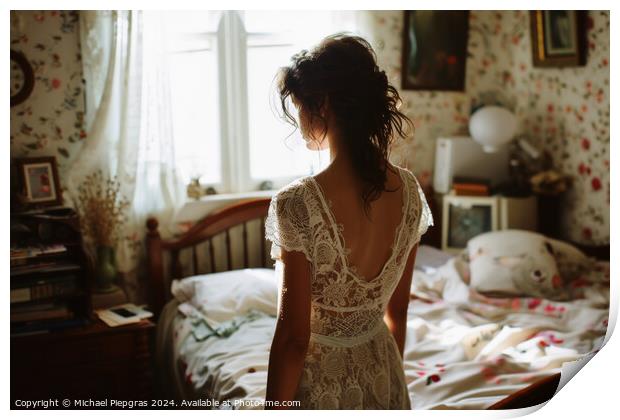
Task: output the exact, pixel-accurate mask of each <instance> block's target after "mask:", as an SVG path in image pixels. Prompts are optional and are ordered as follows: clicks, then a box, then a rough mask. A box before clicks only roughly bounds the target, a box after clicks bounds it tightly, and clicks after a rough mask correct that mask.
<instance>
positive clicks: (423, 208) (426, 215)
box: [413, 177, 434, 244]
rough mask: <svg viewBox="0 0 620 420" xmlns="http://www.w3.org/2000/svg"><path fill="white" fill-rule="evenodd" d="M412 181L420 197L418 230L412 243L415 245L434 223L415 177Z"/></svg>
mask: <svg viewBox="0 0 620 420" xmlns="http://www.w3.org/2000/svg"><path fill="white" fill-rule="evenodd" d="M414 179H415V184H416V186H417V190H418V196H419V197H420V221H419V222H418V229H417V231H416V235H415V240H414V241H413V243H414V244H417V243H418V242H419V241H420V239H421V238H422V235H424V234H425V233H426V231H427V230H428V227H429V226H433V223H434V221H433V213H432V212H431V208H430V207H429V206H428V203H427V202H426V196H425V195H424V192H423V191H422V187H420V183H419V182H418V180H417V179H416V178H415V177H414Z"/></svg>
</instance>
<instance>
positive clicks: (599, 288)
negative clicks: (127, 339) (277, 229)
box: [157, 258, 609, 409]
mask: <svg viewBox="0 0 620 420" xmlns="http://www.w3.org/2000/svg"><path fill="white" fill-rule="evenodd" d="M456 262H457V258H452V259H450V260H448V262H447V263H445V264H444V265H442V266H441V267H439V268H438V269H437V270H436V271H434V272H431V273H427V272H422V271H418V270H416V271H415V272H414V278H413V282H412V288H411V293H412V296H413V297H415V298H414V299H412V300H411V302H410V305H409V312H408V313H409V316H408V324H407V339H406V343H405V350H404V368H405V374H406V379H407V383H408V389H409V395H410V398H411V406H412V408H413V409H485V408H488V407H489V406H491V405H493V404H494V403H496V402H498V401H500V400H501V399H503V398H505V397H506V396H508V395H510V394H513V393H515V392H517V391H519V390H521V389H523V388H525V387H527V386H528V385H530V384H532V383H534V382H536V381H537V380H539V379H542V378H543V377H545V376H549V375H552V374H555V373H559V372H561V370H562V364H563V363H564V362H570V361H575V360H579V359H580V358H582V357H584V356H586V355H591V354H592V353H594V352H597V351H598V350H599V349H600V348H601V347H602V345H603V344H604V342H603V340H604V338H605V333H606V330H607V323H608V315H609V263H606V262H597V263H596V264H595V265H594V267H593V269H592V271H591V272H589V273H585V274H583V275H582V276H580V277H579V278H576V279H574V280H573V281H571V282H570V283H568V285H567V287H570V288H571V290H572V292H574V293H572V294H571V295H572V296H576V297H577V298H576V299H574V300H571V301H564V302H556V301H551V300H546V299H540V298H531V297H503V298H499V297H489V296H484V295H481V294H479V293H477V292H475V291H474V290H473V289H470V287H469V285H468V284H467V283H466V281H465V280H464V279H463V278H462V276H461V274H460V271H459V270H458V267H457V266H456V264H455V263H456ZM172 292H173V295H174V296H175V299H173V300H172V301H171V302H169V303H168V304H167V305H166V307H165V309H164V312H163V313H162V316H161V318H160V322H159V325H158V339H157V340H158V343H157V357H158V360H159V362H160V366H162V367H164V371H165V372H162V375H164V376H163V378H164V379H162V380H163V381H165V382H166V385H171V387H172V388H173V391H174V396H175V397H176V398H184V399H205V398H209V399H211V398H212V399H214V400H217V401H219V402H220V403H222V402H224V401H228V402H231V404H232V407H234V408H262V406H261V405H260V404H252V403H253V402H254V403H256V402H260V401H262V400H263V399H264V396H265V387H266V382H267V367H268V358H269V349H270V346H271V340H272V337H273V331H274V328H275V321H276V318H275V316H276V299H277V284H276V278H275V273H274V271H273V270H269V269H245V270H236V271H230V272H226V273H218V274H210V275H202V276H194V277H189V278H186V279H183V280H180V281H176V280H175V282H174V284H173V287H172ZM205 324H207V325H208V327H206V328H205ZM214 330H219V331H226V332H227V335H226V336H225V337H218V335H217V334H212V331H214ZM225 407H226V408H230V407H231V406H225Z"/></svg>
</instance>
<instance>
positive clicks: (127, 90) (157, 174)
mask: <svg viewBox="0 0 620 420" xmlns="http://www.w3.org/2000/svg"><path fill="white" fill-rule="evenodd" d="M80 13H81V15H80V36H81V45H82V57H83V66H84V78H85V80H86V103H87V109H86V115H85V121H86V124H87V138H86V140H85V143H84V146H83V147H82V149H81V151H80V153H79V155H78V156H77V157H76V159H75V161H74V163H73V164H72V167H71V169H70V171H69V177H68V181H69V182H68V191H69V195H70V200H71V201H72V202H73V204H74V205H75V204H76V201H75V198H76V197H77V188H78V186H79V185H80V183H81V182H82V181H83V180H84V177H85V176H86V175H88V174H90V173H92V172H93V171H94V170H97V169H101V170H102V171H103V172H104V175H110V176H117V177H118V180H119V182H120V184H121V192H122V194H123V195H124V196H125V197H126V198H127V199H128V200H129V201H130V203H131V206H130V209H129V211H128V214H127V216H128V221H127V223H126V225H125V227H124V229H123V233H122V237H121V240H120V242H119V243H118V245H117V248H116V260H117V266H118V269H119V271H120V273H121V284H120V286H121V287H122V288H123V289H124V290H125V292H126V293H127V295H128V297H129V299H130V300H131V301H134V302H138V303H144V302H146V301H147V300H148V284H147V282H145V281H143V278H144V277H143V275H144V268H145V264H144V260H145V253H144V246H143V244H144V237H145V233H146V228H145V223H146V219H147V218H148V217H149V216H155V217H157V218H158V220H159V222H160V232H161V234H162V236H163V237H167V236H170V235H171V234H173V233H174V232H175V226H174V224H173V220H174V217H175V214H176V213H177V212H178V211H179V210H180V207H181V206H182V205H183V203H184V197H185V192H184V191H185V190H184V188H185V187H184V185H183V183H182V180H181V178H180V177H179V174H178V171H177V168H176V166H175V148H174V143H173V139H172V126H171V112H170V110H169V109H168V107H169V105H170V98H169V94H170V92H169V78H168V73H167V61H166V59H165V57H166V56H165V52H164V48H163V45H164V44H163V41H164V40H165V32H164V31H163V30H162V29H163V28H164V26H163V25H160V22H159V21H158V19H161V17H162V14H161V13H155V12H153V13H151V12H140V11H82V12H80Z"/></svg>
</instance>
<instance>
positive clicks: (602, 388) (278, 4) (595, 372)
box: [0, 0, 620, 420]
mask: <svg viewBox="0 0 620 420" xmlns="http://www.w3.org/2000/svg"><path fill="white" fill-rule="evenodd" d="M2 4H3V7H4V11H5V13H4V19H2V21H1V23H0V25H2V27H3V29H4V36H5V44H4V45H9V10H10V9H16V10H18V9H22V10H28V9H50V8H51V7H50V6H51V5H54V6H55V7H53V8H54V9H76V10H78V9H131V8H135V9H204V8H205V7H206V5H207V4H208V5H210V6H211V8H212V9H257V8H262V9H342V10H345V9H347V10H354V9H360V10H364V9H365V10H381V9H384V10H385V9H392V10H405V9H411V8H419V9H429V8H436V9H439V8H442V9H462V8H463V6H464V3H463V2H462V1H456V0H445V1H443V2H441V4H440V5H439V4H437V3H436V2H435V3H433V2H419V4H417V2H413V3H412V2H411V1H410V0H409V1H403V0H400V1H395V0H383V1H381V2H377V1H376V0H357V1H355V2H352V1H342V0H340V1H338V0H329V1H328V0H314V1H312V2H291V1H284V0H279V1H274V0H263V1H260V2H256V1H251V0H229V1H226V2H224V1H222V0H220V1H210V2H209V3H207V2H204V1H196V0H175V1H174V2H172V3H171V2H169V1H161V0H150V1H148V0H139V1H129V0H123V1H120V0H109V1H105V2H104V1H102V0H91V1H88V2H85V1H83V0H67V1H59V0H56V1H54V2H50V1H49V0H7V1H5V2H3V3H2ZM616 4H617V3H614V2H611V1H596V0H591V1H589V2H588V3H587V4H584V3H583V1H576V0H564V1H562V2H560V1H553V2H551V1H540V0H538V1H531V0H530V1H515V0H507V1H504V2H501V4H500V3H498V2H497V1H491V0H474V1H470V2H467V7H469V8H471V9H486V10H493V9H498V8H499V6H502V7H503V8H505V9H507V10H516V9H521V10H526V9H553V8H556V9H566V10H571V9H572V10H579V9H582V8H583V7H584V6H587V7H589V8H590V9H591V10H597V9H605V10H609V9H612V13H611V14H610V15H611V21H612V23H611V29H610V30H611V37H610V38H611V40H613V41H612V42H611V46H610V49H611V52H610V63H611V64H610V68H613V66H615V60H616V59H618V58H619V57H620V55H618V41H619V40H618V37H617V36H616V35H617V32H618V31H617V28H618V26H619V25H620V21H619V20H618V18H617V16H618V15H619V13H620V8H618V7H616ZM258 6H260V7H258ZM439 6H441V7H439ZM2 71H3V72H4V80H8V79H9V74H7V73H8V71H9V69H8V66H4V67H3V68H2ZM613 73H614V72H613V71H611V72H610V74H613ZM615 80H616V79H614V82H612V83H611V84H610V86H611V89H610V95H611V98H612V101H611V102H612V103H616V102H615V101H614V100H617V99H619V98H620V95H619V94H618V87H617V86H618V83H616V82H615ZM4 89H5V95H4V97H5V98H6V97H7V96H9V95H7V94H8V93H9V92H10V89H9V87H8V86H6V85H5V86H4ZM8 102H9V101H8V100H7V101H5V104H6V105H5V112H4V118H3V120H4V127H5V130H7V131H8V127H9V126H10V112H9V111H10V105H9V103H8ZM617 109H618V107H611V117H610V121H614V122H615V121H618V118H617V117H618V116H619V115H618V112H617ZM611 125H612V127H611V130H610V132H611V133H612V134H611V135H612V137H613V123H611ZM5 132H6V131H5ZM7 143H8V141H7ZM7 147H8V146H7ZM610 148H611V149H610V155H612V154H613V151H614V150H615V148H616V146H614V145H610ZM5 156H7V157H8V156H10V154H9V153H7V154H6V155H5ZM7 160H8V158H7ZM7 167H8V165H7ZM616 172H617V170H615V169H613V168H612V169H611V174H610V175H611V185H612V194H611V207H612V208H617V207H618V203H617V200H618V199H617V195H616V194H614V193H613V192H614V191H615V190H616V189H617V185H618V182H617V181H618V178H617V176H616V175H615V174H616ZM4 176H5V177H6V178H5V180H4V182H3V183H2V186H3V190H2V195H1V196H2V197H4V198H5V199H4V202H5V207H4V211H5V214H4V220H5V221H6V220H7V219H8V216H9V214H8V213H9V207H8V204H9V200H8V199H7V198H8V197H9V182H8V171H7V170H5V171H4ZM610 223H611V232H610V233H611V236H612V237H617V235H615V233H616V231H617V228H616V225H617V224H616V222H615V218H614V219H613V220H611V221H610ZM4 226H7V223H6V222H5V224H4ZM5 229H6V231H5V232H6V233H5V236H4V237H5V238H6V237H8V236H9V231H8V229H7V228H6V227H5ZM612 242H613V241H612ZM3 246H4V247H5V251H4V255H8V253H9V252H8V251H9V250H8V249H6V248H8V247H9V244H8V241H6V240H5V241H4V243H3ZM611 253H612V256H611V260H612V261H620V253H619V252H618V246H617V245H616V243H615V242H613V243H612V244H611ZM4 267H5V268H4V270H5V271H4V273H5V275H4V278H9V274H10V272H9V264H5V266H4ZM618 274H619V272H618V269H617V267H616V266H615V265H613V264H612V267H611V278H612V281H611V302H612V305H611V308H610V317H609V329H608V334H607V338H608V341H607V342H606V345H605V346H604V347H603V349H602V350H601V351H600V352H599V353H598V354H597V355H596V357H594V358H592V360H590V362H589V363H588V364H587V368H585V369H582V370H581V371H580V372H579V374H578V375H577V377H576V379H573V380H571V381H570V382H569V383H568V384H566V385H565V386H564V387H563V388H562V389H561V390H560V392H558V394H557V395H556V396H555V397H554V398H553V399H552V400H551V401H550V402H549V403H547V404H546V405H544V406H543V407H542V408H540V407H533V408H531V409H525V410H515V411H511V412H485V411H478V410H476V411H468V412H464V411H454V412H453V411H450V412H446V411H433V412H431V411H417V412H415V413H410V412H391V413H389V414H386V415H389V416H395V417H401V416H402V417H403V418H407V419H411V418H416V419H417V418H422V419H424V418H438V417H440V418H445V417H449V418H472V419H479V418H512V417H517V416H522V415H525V414H527V413H532V414H531V415H530V416H531V417H529V418H532V419H546V418H549V417H550V416H559V417H564V418H574V417H587V418H592V419H593V418H601V419H606V418H610V417H613V414H612V413H614V412H617V411H618V403H619V402H620V400H619V399H618V395H617V392H618V385H617V381H618V380H619V378H620V375H619V372H620V369H619V368H618V367H619V365H620V362H619V361H618V355H619V354H620V344H619V342H618V339H617V338H613V337H612V336H611V333H612V332H613V330H614V328H615V324H616V320H617V311H618V307H617V306H618V301H619V300H620V299H619V298H620V293H619V292H618V287H617V283H618ZM2 316H3V319H2V325H3V327H4V328H5V331H4V334H3V338H4V340H5V345H4V346H2V351H3V354H2V356H3V357H2V360H4V363H5V369H4V372H8V371H9V369H10V364H9V354H8V353H9V349H10V346H9V334H8V325H9V305H5V307H4V311H2ZM3 377H4V384H3V385H4V386H3V391H4V395H5V396H6V397H5V398H4V401H5V404H6V405H5V407H6V408H8V407H9V398H8V396H9V381H10V379H9V378H10V376H9V375H8V374H5V375H3ZM33 380H34V378H33ZM84 414H85V413H82V412H68V411H56V412H51V411H48V412H45V411H43V412H10V413H9V416H11V417H20V418H21V417H27V418H31V417H37V418H38V417H62V418H65V417H77V418H83V417H84ZM290 414H291V413H282V412H279V413H278V412H271V413H264V412H263V414H261V413H260V412H255V413H249V412H247V413H241V412H240V413H237V414H235V415H233V414H232V413H231V414H226V413H220V414H215V413H204V412H203V411H201V410H197V411H184V412H183V414H182V416H183V418H184V419H185V418H186V417H187V418H204V417H205V416H209V417H211V416H215V417H217V416H219V415H221V416H227V415H230V416H234V417H243V416H252V417H262V416H270V417H274V416H275V417H277V416H290ZM88 415H89V416H92V417H94V418H98V417H99V418H106V419H107V418H109V417H110V415H113V416H115V417H116V416H120V417H131V418H140V417H144V418H146V417H148V419H149V420H150V419H153V418H159V417H161V418H169V417H170V416H171V415H172V416H176V415H177V414H175V413H170V412H167V411H152V410H147V411H131V412H130V411H115V412H113V413H112V412H108V411H98V412H90V413H88ZM295 415H296V416H301V417H305V416H307V417H315V416H316V413H312V412H298V413H296V414H295ZM347 415H352V414H351V413H338V416H347ZM353 415H355V417H368V418H370V417H371V416H372V417H373V418H374V417H375V416H376V415H377V413H368V412H360V413H354V414H353ZM379 415H382V414H379Z"/></svg>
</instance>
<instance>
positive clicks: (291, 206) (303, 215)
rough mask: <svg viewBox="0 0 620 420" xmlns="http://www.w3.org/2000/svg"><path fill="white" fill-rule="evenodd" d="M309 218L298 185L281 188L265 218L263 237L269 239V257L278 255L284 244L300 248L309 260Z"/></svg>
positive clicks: (288, 248)
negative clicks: (296, 186)
mask: <svg viewBox="0 0 620 420" xmlns="http://www.w3.org/2000/svg"><path fill="white" fill-rule="evenodd" d="M309 219H310V217H309V214H308V207H307V206H306V203H305V200H304V195H303V193H302V191H300V189H298V188H292V189H286V190H281V191H279V192H278V193H277V194H276V195H275V196H273V198H272V199H271V203H270V205H269V211H268V213H267V218H266V220H265V238H266V239H268V240H269V241H271V258H273V259H276V260H278V259H281V256H282V248H284V249H285V250H287V251H300V252H303V253H304V254H305V255H306V258H307V259H308V260H310V261H311V259H310V255H311V254H310V245H309V244H310V237H311V235H310V232H309Z"/></svg>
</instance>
